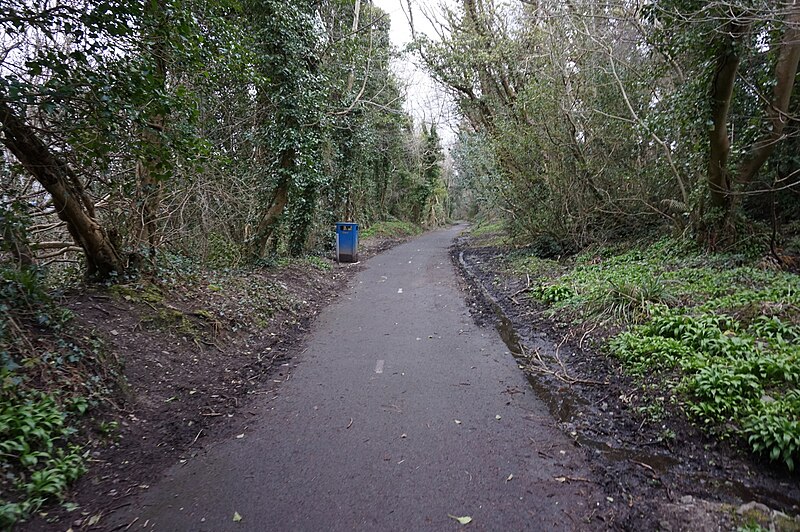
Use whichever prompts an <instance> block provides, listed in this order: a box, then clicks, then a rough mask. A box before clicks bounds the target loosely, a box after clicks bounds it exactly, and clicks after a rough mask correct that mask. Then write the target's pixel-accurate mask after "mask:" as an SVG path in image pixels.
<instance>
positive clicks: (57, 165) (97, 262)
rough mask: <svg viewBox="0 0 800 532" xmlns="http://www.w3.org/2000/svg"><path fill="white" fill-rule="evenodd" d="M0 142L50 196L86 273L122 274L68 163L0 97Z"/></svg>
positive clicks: (101, 275) (100, 276) (116, 253)
mask: <svg viewBox="0 0 800 532" xmlns="http://www.w3.org/2000/svg"><path fill="white" fill-rule="evenodd" d="M0 124H2V125H0V130H2V132H3V138H2V139H0V140H1V141H2V143H3V144H4V145H5V146H6V147H7V148H8V149H9V151H11V153H13V154H14V156H15V157H16V158H17V160H19V162H20V163H21V164H22V166H24V167H25V169H26V170H28V171H29V172H30V173H31V175H33V177H35V178H36V180H37V181H38V182H39V183H40V184H41V185H42V186H43V187H44V189H45V190H47V192H48V193H49V194H50V196H51V197H52V198H53V205H54V206H55V208H56V212H57V214H58V217H59V218H60V219H61V220H63V221H64V222H66V224H67V229H68V230H69V233H70V235H72V238H73V239H74V240H75V242H76V243H77V244H78V245H79V246H80V247H81V248H82V249H83V251H84V254H85V256H86V265H87V272H86V273H87V276H89V277H91V278H97V279H104V278H107V277H108V276H109V275H111V274H112V273H114V272H116V273H122V272H123V271H124V270H125V264H124V261H123V259H122V257H121V256H120V254H119V251H118V250H117V249H116V247H115V246H114V243H113V242H112V241H111V239H110V238H109V235H108V233H107V232H106V230H105V229H104V228H103V227H102V226H101V225H100V223H99V222H98V221H97V219H96V218H95V212H94V204H93V202H92V200H91V198H89V195H88V194H87V193H86V191H85V190H84V188H83V186H82V185H81V183H80V181H79V180H78V177H77V176H76V175H75V173H74V172H73V171H72V169H71V168H70V167H69V165H68V164H67V163H66V162H65V161H63V160H62V159H60V158H59V157H58V156H57V155H56V154H54V153H53V152H52V151H50V149H49V148H48V147H47V146H46V145H45V143H44V142H42V140H41V139H40V138H39V137H37V136H36V133H35V131H34V130H33V128H31V127H30V126H29V125H27V124H26V123H25V122H23V121H22V120H21V119H20V118H19V117H18V116H17V115H16V114H14V112H13V111H12V109H11V107H9V105H8V101H7V100H6V99H5V98H3V97H2V96H0Z"/></svg>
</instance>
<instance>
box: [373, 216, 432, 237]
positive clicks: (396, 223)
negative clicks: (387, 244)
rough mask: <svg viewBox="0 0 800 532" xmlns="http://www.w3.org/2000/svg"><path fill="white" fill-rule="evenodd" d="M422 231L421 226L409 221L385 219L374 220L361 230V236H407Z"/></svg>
mask: <svg viewBox="0 0 800 532" xmlns="http://www.w3.org/2000/svg"><path fill="white" fill-rule="evenodd" d="M421 232H422V228H421V227H419V226H418V225H414V224H412V223H410V222H404V221H401V220H386V221H382V222H375V223H374V224H372V225H370V226H369V227H367V228H366V229H364V230H363V231H361V237H362V238H370V237H373V236H378V237H384V238H403V237H407V236H414V235H418V234H420V233H421Z"/></svg>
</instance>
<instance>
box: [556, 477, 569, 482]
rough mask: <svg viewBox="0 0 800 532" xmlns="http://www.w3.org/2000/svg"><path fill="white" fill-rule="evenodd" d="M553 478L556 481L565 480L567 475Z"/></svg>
mask: <svg viewBox="0 0 800 532" xmlns="http://www.w3.org/2000/svg"><path fill="white" fill-rule="evenodd" d="M555 480H556V481H558V482H566V481H567V477H555Z"/></svg>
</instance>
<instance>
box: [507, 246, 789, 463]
mask: <svg viewBox="0 0 800 532" xmlns="http://www.w3.org/2000/svg"><path fill="white" fill-rule="evenodd" d="M511 268H512V269H513V271H515V272H517V273H519V274H523V275H527V276H528V278H529V279H531V284H530V287H529V289H528V290H527V292H528V293H529V295H530V297H532V298H535V299H536V300H538V301H540V302H542V303H545V304H547V305H549V306H550V310H549V314H550V315H551V316H559V317H560V318H559V319H562V320H571V321H572V322H574V323H581V322H595V323H597V324H600V325H602V326H603V327H602V328H603V330H606V331H608V332H609V335H610V338H607V339H606V338H604V339H603V341H602V346H603V348H604V349H606V350H608V352H609V353H611V354H612V355H613V356H614V357H616V358H617V359H618V360H619V361H620V362H621V363H622V366H623V368H624V370H625V371H626V372H627V373H629V374H630V375H633V376H638V377H645V376H646V377H647V378H648V379H650V381H651V382H652V381H653V379H654V378H655V379H656V380H657V381H658V382H660V383H661V385H662V395H663V390H666V391H668V392H670V395H673V397H674V400H675V401H677V402H678V403H679V406H680V408H681V409H682V410H683V411H684V412H685V413H686V414H687V415H688V416H689V418H690V419H691V420H693V421H694V422H696V423H697V424H698V425H700V426H701V427H702V428H703V429H704V430H705V431H707V432H708V433H710V434H713V435H715V436H716V437H719V438H727V437H731V436H736V437H739V438H740V439H741V440H742V443H743V444H745V445H748V446H749V447H750V449H751V450H752V451H753V452H754V453H757V454H759V455H761V456H764V457H766V458H767V459H769V460H771V461H775V462H780V463H782V464H783V465H784V466H785V467H786V468H788V469H789V470H791V471H793V470H794V469H795V468H796V467H797V465H798V464H799V463H800V277H798V275H796V274H795V273H791V272H785V271H780V270H778V269H776V268H775V267H774V264H773V263H772V262H769V261H764V260H762V259H759V258H758V257H753V256H747V255H745V254H715V255H706V254H702V253H700V252H699V251H697V250H695V249H693V248H692V246H691V245H689V244H687V243H685V242H681V241H674V240H661V241H659V242H656V243H655V244H652V245H649V246H644V247H637V248H634V249H629V250H624V251H621V250H619V249H617V250H615V249H613V248H599V249H594V250H591V251H588V252H585V253H583V254H581V255H579V256H577V257H576V258H574V259H573V260H572V261H571V262H569V263H567V264H560V263H557V262H555V261H551V260H546V259H541V258H538V257H536V256H532V255H529V254H527V253H524V252H521V253H517V254H516V255H515V256H514V257H513V259H512V261H511ZM606 340H607V341H606Z"/></svg>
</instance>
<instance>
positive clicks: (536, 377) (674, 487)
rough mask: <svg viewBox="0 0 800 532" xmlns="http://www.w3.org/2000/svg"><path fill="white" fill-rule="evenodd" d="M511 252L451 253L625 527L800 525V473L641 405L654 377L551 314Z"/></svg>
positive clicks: (479, 307)
mask: <svg viewBox="0 0 800 532" xmlns="http://www.w3.org/2000/svg"><path fill="white" fill-rule="evenodd" d="M507 254H508V250H506V249H502V248H497V247H493V246H491V245H486V244H485V243H483V244H482V243H481V239H470V238H469V236H468V235H467V236H462V237H461V238H460V239H459V240H458V241H457V243H456V245H455V246H454V247H453V251H452V255H453V261H454V263H455V264H456V266H457V267H458V268H459V269H460V271H461V272H462V274H463V277H464V279H465V290H466V291H467V293H468V294H469V296H468V297H469V302H470V305H471V308H472V309H473V312H474V315H475V318H476V319H477V320H478V321H480V322H484V323H492V324H495V325H496V326H497V328H498V331H499V332H500V334H501V335H502V336H503V339H504V340H505V341H506V344H507V345H508V346H509V350H510V351H511V352H512V353H514V354H515V355H516V356H517V359H518V361H519V363H520V367H521V368H524V371H525V372H526V373H527V375H528V380H529V382H530V383H531V386H532V387H533V388H534V390H535V391H536V392H537V394H538V395H539V396H540V397H541V398H542V399H543V400H544V401H545V402H546V403H547V404H548V406H549V408H550V412H551V414H552V415H553V416H554V417H555V418H556V420H557V421H558V422H559V423H560V426H561V428H562V429H563V430H564V431H565V432H566V433H568V434H569V435H570V436H572V438H573V439H574V441H575V445H576V446H577V447H579V448H582V449H583V450H584V451H585V453H586V455H587V456H588V457H589V458H590V460H591V461H592V463H593V469H594V473H595V475H596V476H595V478H594V479H591V480H593V481H595V482H599V483H601V484H602V485H603V487H604V489H605V490H606V492H607V493H608V494H609V496H610V497H612V498H614V499H617V501H619V502H620V503H621V504H620V513H619V514H618V515H619V516H620V519H619V520H618V522H619V524H620V525H621V527H622V528H623V529H626V530H737V529H738V528H740V527H745V526H748V525H750V526H755V525H756V524H758V525H760V526H763V527H764V528H765V529H769V530H794V531H797V530H800V518H796V517H790V516H798V515H799V514H800V476H798V474H797V473H795V474H794V475H792V474H789V473H787V472H785V471H783V470H780V469H779V468H777V467H774V466H771V465H769V464H767V463H764V462H760V461H758V460H757V459H756V458H754V457H752V456H751V455H749V454H746V453H744V452H742V451H741V450H740V449H739V448H738V447H737V446H736V442H726V441H722V442H720V441H717V440H713V439H710V438H708V437H706V436H704V435H703V434H702V433H701V432H700V431H699V430H698V429H697V428H696V427H694V426H692V425H691V424H690V423H688V422H687V421H686V418H685V416H684V415H683V414H682V412H680V410H679V407H678V406H677V405H670V403H669V401H665V403H666V405H667V407H666V411H664V412H662V413H660V415H659V416H652V415H647V410H646V409H645V412H644V413H643V412H642V411H640V407H642V406H645V405H646V404H647V403H646V401H645V394H644V393H642V387H644V386H648V385H649V383H647V382H645V383H636V382H634V381H632V380H631V379H630V378H628V377H626V376H625V375H624V374H623V373H622V372H621V370H620V367H619V365H618V364H617V363H616V361H614V360H613V359H611V358H609V357H607V356H606V355H605V354H604V353H603V352H602V350H601V349H599V348H598V343H599V342H598V341H599V340H600V339H601V338H602V337H603V336H606V335H608V334H610V333H613V331H608V330H592V328H591V327H587V326H585V325H583V324H568V323H559V322H558V320H557V318H556V319H553V318H549V317H546V315H545V311H546V308H545V307H544V306H542V305H540V304H538V303H537V302H536V301H535V300H533V299H531V298H527V297H525V295H524V291H525V288H526V286H527V283H528V281H527V280H526V279H525V278H521V277H519V276H516V275H514V274H512V273H511V272H510V268H508V265H507V263H506V261H505V257H507ZM650 392H651V393H650V395H652V390H651V391H650ZM656 418H660V419H656ZM626 507H627V511H626ZM755 529H757V528H755Z"/></svg>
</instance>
